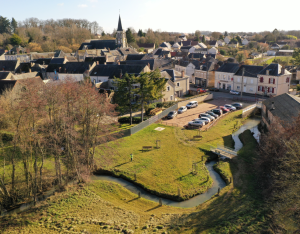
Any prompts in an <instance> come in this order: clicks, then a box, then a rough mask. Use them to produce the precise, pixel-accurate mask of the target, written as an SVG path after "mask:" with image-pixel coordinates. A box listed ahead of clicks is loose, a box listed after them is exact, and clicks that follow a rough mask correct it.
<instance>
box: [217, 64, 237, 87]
mask: <svg viewBox="0 0 300 234" xmlns="http://www.w3.org/2000/svg"><path fill="white" fill-rule="evenodd" d="M238 69H239V64H238V63H224V64H223V65H222V66H221V67H220V68H219V69H217V70H216V72H215V88H218V89H223V90H232V89H233V76H234V74H235V73H236V72H237V71H238Z"/></svg>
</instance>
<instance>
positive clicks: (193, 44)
mask: <svg viewBox="0 0 300 234" xmlns="http://www.w3.org/2000/svg"><path fill="white" fill-rule="evenodd" d="M198 43H199V42H198V41H191V45H192V46H195V45H198Z"/></svg>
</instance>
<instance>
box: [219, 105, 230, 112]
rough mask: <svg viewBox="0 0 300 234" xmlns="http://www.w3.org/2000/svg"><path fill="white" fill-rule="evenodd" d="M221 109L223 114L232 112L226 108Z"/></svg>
mask: <svg viewBox="0 0 300 234" xmlns="http://www.w3.org/2000/svg"><path fill="white" fill-rule="evenodd" d="M220 109H221V110H222V111H223V113H227V112H229V111H230V110H229V109H227V108H226V107H224V106H220Z"/></svg>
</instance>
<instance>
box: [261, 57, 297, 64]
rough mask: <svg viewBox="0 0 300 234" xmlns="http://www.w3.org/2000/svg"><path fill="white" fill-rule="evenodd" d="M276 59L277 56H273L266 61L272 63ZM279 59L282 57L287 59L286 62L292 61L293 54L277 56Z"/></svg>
mask: <svg viewBox="0 0 300 234" xmlns="http://www.w3.org/2000/svg"><path fill="white" fill-rule="evenodd" d="M274 59H275V57H274V58H271V59H268V60H267V61H266V62H265V63H267V64H271V63H272V62H273V60H274ZM277 59H280V60H281V61H286V62H288V63H290V61H291V59H292V56H276V60H277Z"/></svg>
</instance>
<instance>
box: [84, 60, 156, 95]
mask: <svg viewBox="0 0 300 234" xmlns="http://www.w3.org/2000/svg"><path fill="white" fill-rule="evenodd" d="M150 71H151V70H150V68H149V66H148V65H145V64H138V65H127V64H125V65H115V64H107V65H104V64H99V65H97V66H95V67H94V68H93V69H92V70H91V72H90V79H91V81H92V82H93V83H94V84H97V83H103V82H108V88H109V89H114V88H115V87H114V84H113V81H112V80H113V79H114V78H115V77H117V78H122V77H123V76H124V74H126V73H127V74H133V75H135V76H139V74H140V73H142V72H150Z"/></svg>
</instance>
